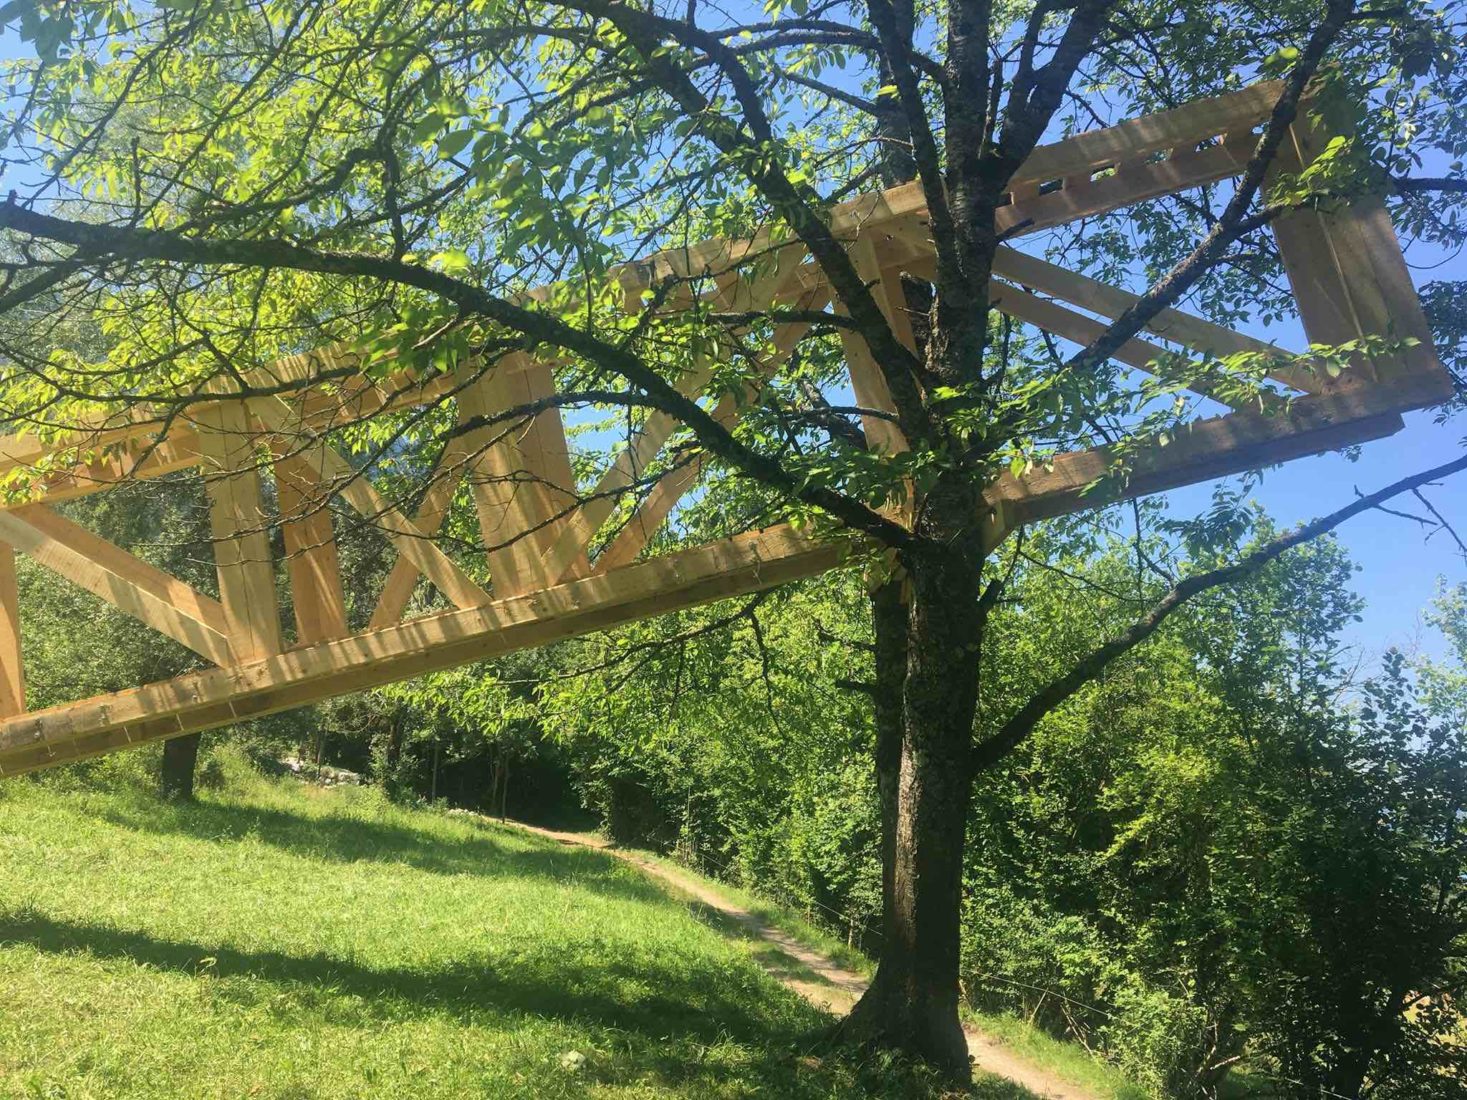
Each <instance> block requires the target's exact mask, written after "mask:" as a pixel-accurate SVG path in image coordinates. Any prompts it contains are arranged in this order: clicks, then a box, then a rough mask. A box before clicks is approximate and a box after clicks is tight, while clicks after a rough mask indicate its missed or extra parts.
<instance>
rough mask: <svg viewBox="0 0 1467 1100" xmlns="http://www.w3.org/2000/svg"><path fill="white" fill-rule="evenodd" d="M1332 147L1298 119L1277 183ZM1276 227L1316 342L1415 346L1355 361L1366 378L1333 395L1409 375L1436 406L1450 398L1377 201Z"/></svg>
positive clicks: (1294, 217)
mask: <svg viewBox="0 0 1467 1100" xmlns="http://www.w3.org/2000/svg"><path fill="white" fill-rule="evenodd" d="M1327 140H1328V139H1327V136H1326V135H1324V134H1323V133H1321V132H1320V130H1319V128H1318V126H1317V125H1316V124H1315V122H1314V121H1313V120H1312V119H1311V118H1309V117H1308V116H1301V117H1299V118H1298V119H1296V120H1295V122H1294V124H1293V126H1291V127H1290V130H1289V140H1287V141H1286V142H1285V143H1284V145H1283V147H1282V148H1281V149H1280V151H1279V155H1278V157H1277V158H1276V160H1275V163H1274V165H1273V167H1272V169H1271V173H1272V177H1273V178H1275V179H1276V178H1277V176H1278V175H1279V174H1281V173H1297V172H1299V171H1301V169H1302V168H1303V166H1306V165H1308V164H1311V163H1312V162H1313V161H1314V160H1315V158H1316V157H1318V156H1319V154H1320V153H1321V152H1322V151H1323V150H1324V147H1325V145H1326V144H1327ZM1271 224H1272V228H1273V233H1274V239H1275V240H1276V241H1277V242H1278V246H1279V255H1280V257H1281V258H1282V259H1283V262H1284V270H1285V272H1286V273H1287V274H1288V277H1289V283H1290V286H1291V287H1292V289H1293V292H1294V299H1295V301H1296V302H1297V303H1298V306H1299V316H1300V319H1301V320H1302V321H1303V323H1304V331H1305V333H1306V334H1307V335H1308V337H1309V339H1310V341H1311V342H1312V343H1316V344H1342V343H1345V342H1347V341H1350V340H1354V339H1356V338H1358V337H1360V336H1362V335H1367V334H1375V335H1379V336H1382V337H1384V338H1386V339H1392V338H1395V339H1400V338H1410V339H1413V340H1415V341H1417V343H1416V344H1415V346H1413V347H1408V348H1403V349H1401V350H1399V351H1398V352H1396V353H1394V354H1384V355H1379V356H1374V357H1369V358H1367V357H1364V356H1360V357H1357V360H1356V362H1355V367H1356V368H1357V370H1359V371H1361V372H1363V373H1365V374H1366V375H1367V377H1366V378H1364V379H1362V378H1359V377H1353V376H1352V375H1354V373H1355V372H1354V371H1351V372H1346V373H1345V374H1344V375H1342V376H1341V378H1340V380H1339V385H1338V386H1337V387H1335V388H1339V387H1340V386H1354V385H1359V384H1362V382H1365V381H1369V382H1374V383H1377V384H1382V385H1386V384H1390V383H1391V382H1392V381H1394V380H1397V379H1399V378H1400V377H1401V376H1402V375H1405V374H1412V375H1422V376H1425V377H1428V378H1432V379H1434V380H1435V382H1436V386H1437V392H1438V394H1439V398H1438V399H1439V400H1442V401H1445V400H1447V399H1448V398H1449V397H1450V396H1451V393H1452V385H1451V379H1450V377H1449V376H1448V375H1447V373H1446V371H1445V370H1444V369H1443V367H1442V365H1441V363H1440V361H1439V360H1438V359H1437V356H1436V349H1435V347H1434V346H1433V343H1432V335H1431V329H1430V326H1429V325H1428V324H1427V322H1426V317H1425V315H1424V314H1423V313H1422V310H1421V300H1420V298H1419V297H1418V296H1417V293H1416V288H1415V285H1414V284H1413V282H1412V280H1411V274H1410V272H1409V271H1408V270H1407V268H1406V262H1405V258H1404V257H1403V256H1402V254H1401V246H1400V242H1399V241H1398V240H1397V239H1396V234H1395V229H1394V227H1393V226H1392V225H1391V220H1390V215H1389V214H1388V213H1387V212H1386V209H1385V205H1384V203H1383V202H1382V201H1381V198H1380V196H1379V195H1376V194H1367V195H1361V196H1359V197H1357V198H1355V199H1354V200H1353V201H1350V202H1348V203H1342V204H1339V205H1337V206H1335V207H1333V208H1328V209H1320V210H1310V209H1300V210H1292V211H1290V212H1288V213H1287V214H1284V215H1282V216H1280V217H1278V218H1275V219H1274V220H1273V222H1272V223H1271Z"/></svg>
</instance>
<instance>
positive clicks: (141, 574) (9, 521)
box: [0, 504, 232, 665]
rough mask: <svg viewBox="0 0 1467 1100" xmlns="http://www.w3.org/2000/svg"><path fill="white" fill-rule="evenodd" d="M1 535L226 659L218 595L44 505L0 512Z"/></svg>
mask: <svg viewBox="0 0 1467 1100" xmlns="http://www.w3.org/2000/svg"><path fill="white" fill-rule="evenodd" d="M0 540H3V541H4V542H5V543H6V544H7V546H8V547H12V548H14V549H15V550H20V551H22V552H24V553H25V554H26V555H27V556H28V557H30V558H31V559H33V560H34V561H35V562H36V563H37V564H39V565H43V566H45V567H46V568H47V569H50V570H51V571H52V572H54V573H56V574H57V575H59V576H61V577H63V578H65V579H66V580H68V581H70V582H71V583H72V584H75V585H77V586H78V587H80V588H84V589H86V590H87V591H88V592H91V593H93V594H95V595H97V596H100V597H101V598H102V599H104V600H106V601H107V602H108V603H110V604H111V605H112V606H113V607H115V608H117V609H118V610H119V611H121V612H123V613H124V614H126V615H130V616H132V617H133V618H134V619H137V620H138V621H139V622H142V623H145V624H146V625H148V626H150V627H152V628H153V629H154V630H158V631H161V632H162V633H164V634H167V635H168V636H169V637H170V638H172V639H174V640H175V641H177V642H180V643H182V644H183V645H185V646H187V647H188V648H189V649H192V650H193V651H194V652H195V653H198V654H200V655H201V656H203V657H206V658H207V659H208V660H210V661H213V662H214V663H215V664H218V665H225V664H229V663H230V661H231V659H232V653H231V649H230V637H231V635H230V630H229V623H228V621H227V618H226V615H225V612H224V608H223V607H222V606H220V604H219V602H218V601H217V600H213V599H210V598H209V597H208V596H205V595H204V594H203V593H201V592H197V591H195V590H194V589H193V588H190V587H189V586H188V585H186V584H184V583H183V581H181V580H179V579H178V578H176V577H172V576H169V575H168V574H167V573H164V572H163V571H162V570H161V569H157V568H155V567H154V566H152V565H149V564H148V563H147V562H145V561H143V560H142V559H141V558H137V557H134V556H133V555H132V554H129V553H128V552H127V551H126V550H123V549H122V548H121V547H119V546H116V545H115V544H113V543H111V542H108V541H107V540H106V539H104V538H101V537H99V536H97V535H94V534H93V533H92V532H90V531H88V530H86V529H85V528H84V527H81V526H80V525H78V524H75V523H73V522H72V521H71V520H69V519H66V518H64V517H62V516H60V515H57V514H56V513H55V512H53V511H51V510H50V509H49V508H47V507H46V506H45V505H43V504H27V505H25V506H24V507H20V508H12V509H10V510H9V511H6V512H0ZM0 586H3V581H0ZM0 632H3V627H0Z"/></svg>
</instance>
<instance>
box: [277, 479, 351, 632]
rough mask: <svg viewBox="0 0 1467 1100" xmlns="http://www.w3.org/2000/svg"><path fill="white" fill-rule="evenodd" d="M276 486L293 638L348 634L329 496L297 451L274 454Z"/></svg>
mask: <svg viewBox="0 0 1467 1100" xmlns="http://www.w3.org/2000/svg"><path fill="white" fill-rule="evenodd" d="M275 490H276V494H277V496H278V497H279V501H280V518H281V533H282V535H283V536H284V539H285V568H286V571H287V573H288V575H289V577H290V592H291V606H292V608H293V609H294V611H295V631H296V641H297V643H298V644H303V645H315V644H316V643H317V642H325V641H329V640H330V639H332V638H343V637H345V636H346V634H347V627H346V593H345V591H344V590H343V588H342V583H341V561H340V558H339V556H338V555H337V552H336V533H335V531H334V530H333V529H332V523H331V508H330V503H331V496H330V493H329V492H328V491H327V489H326V487H325V485H323V483H322V480H321V474H320V471H319V470H316V469H314V468H313V467H312V466H311V464H310V463H309V462H307V461H306V460H305V459H304V458H303V457H301V456H300V455H289V454H286V455H278V456H277V457H276V459H275Z"/></svg>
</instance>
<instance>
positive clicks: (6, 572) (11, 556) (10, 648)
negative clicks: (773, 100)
mask: <svg viewBox="0 0 1467 1100" xmlns="http://www.w3.org/2000/svg"><path fill="white" fill-rule="evenodd" d="M23 713H25V664H24V662H23V661H22V660H21V649H20V591H19V589H18V587H17V585H16V577H15V550H14V549H13V548H12V547H11V546H9V545H8V544H7V545H3V546H0V718H11V717H13V716H15V715H17V714H23Z"/></svg>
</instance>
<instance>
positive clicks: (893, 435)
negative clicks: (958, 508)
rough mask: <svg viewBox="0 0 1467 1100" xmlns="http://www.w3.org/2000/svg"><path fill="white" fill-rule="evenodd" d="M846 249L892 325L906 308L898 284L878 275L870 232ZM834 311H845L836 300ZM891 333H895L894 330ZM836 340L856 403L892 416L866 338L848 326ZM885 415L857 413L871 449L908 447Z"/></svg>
mask: <svg viewBox="0 0 1467 1100" xmlns="http://www.w3.org/2000/svg"><path fill="white" fill-rule="evenodd" d="M850 252H851V259H852V260H854V261H855V265H856V272H857V273H858V274H859V275H860V276H861V280H862V281H863V282H864V283H866V284H867V285H868V286H869V287H870V288H871V292H872V295H873V297H875V299H876V304H877V306H879V307H880V309H881V312H882V314H883V315H885V317H886V320H887V324H888V325H892V323H893V322H892V318H893V316H894V315H895V314H896V313H898V312H899V311H904V310H905V309H906V299H905V298H904V297H895V296H894V295H899V294H900V286H898V289H897V290H896V291H895V292H893V291H892V290H890V289H889V288H888V287H887V285H886V280H884V279H883V278H882V271H881V264H880V261H879V260H878V259H877V256H876V250H875V245H874V242H873V240H872V236H871V234H869V233H867V234H864V235H862V236H861V237H859V238H857V240H856V242H855V243H854V244H853V245H851V248H850ZM836 312H838V313H841V314H845V313H846V308H845V304H844V303H841V302H837V304H836ZM903 316H905V314H903ZM909 331H910V330H909ZM893 332H894V333H895V329H893ZM840 342H841V347H842V348H843V349H844V350H845V353H846V367H847V368H848V369H849V371H850V375H851V389H852V390H853V391H854V392H855V395H856V403H857V404H858V405H860V407H861V408H863V409H870V410H872V412H875V413H886V414H888V416H895V415H896V403H895V402H893V401H892V397H891V389H890V388H889V387H888V386H887V384H886V376H885V375H884V374H883V373H882V371H881V367H880V365H879V364H877V362H876V359H875V357H874V356H873V355H872V354H871V349H870V348H869V347H867V346H866V341H865V340H863V339H862V338H861V337H860V336H859V335H858V334H857V333H855V332H852V331H851V330H850V329H847V328H842V329H841V330H840ZM888 416H880V415H876V416H873V415H871V414H870V413H862V414H861V427H862V428H863V429H864V430H865V432H866V443H867V445H868V446H869V447H870V448H871V449H872V450H873V451H880V452H881V453H883V454H888V455H898V454H902V453H904V452H906V451H909V450H911V447H910V446H909V445H908V444H907V439H906V437H905V436H904V435H902V430H901V428H900V427H898V426H897V424H896V422H895V421H894V420H891V419H888Z"/></svg>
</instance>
